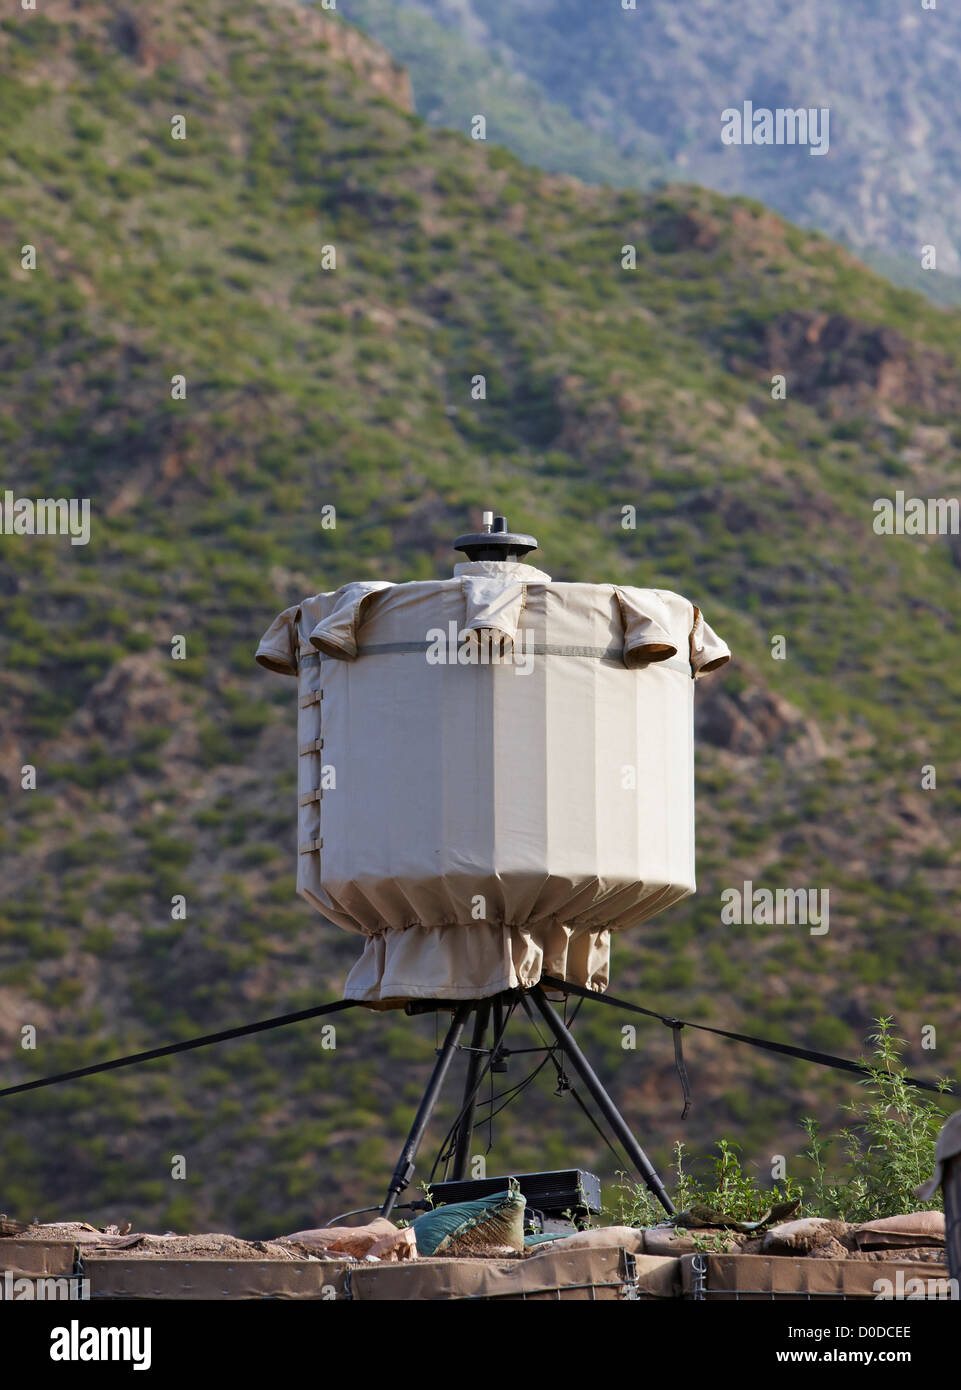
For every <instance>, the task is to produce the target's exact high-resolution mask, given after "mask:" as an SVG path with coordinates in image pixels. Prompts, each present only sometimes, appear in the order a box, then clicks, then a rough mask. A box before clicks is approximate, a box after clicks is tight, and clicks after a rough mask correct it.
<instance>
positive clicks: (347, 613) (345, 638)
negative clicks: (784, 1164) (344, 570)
mask: <svg viewBox="0 0 961 1390" xmlns="http://www.w3.org/2000/svg"><path fill="white" fill-rule="evenodd" d="M392 587H393V586H392V585H391V584H389V583H387V582H386V581H385V580H382V579H372V580H365V581H363V582H360V583H356V584H345V585H344V586H343V588H341V589H338V590H337V592H336V593H335V594H334V596H333V608H332V609H331V611H330V612H329V613H328V615H327V617H326V618H322V619H321V620H320V622H319V623H318V624H317V626H316V627H315V628H314V629H313V631H312V632H311V634H310V641H311V644H312V645H313V646H315V647H316V648H317V650H318V651H319V652H323V654H324V655H325V656H334V657H337V658H338V659H339V660H341V661H354V660H356V657H357V628H358V627H359V626H360V624H361V622H362V612H363V609H364V607H365V605H366V603H367V601H368V599H370V598H372V597H373V595H374V594H376V593H379V592H380V590H381V589H390V588H392Z"/></svg>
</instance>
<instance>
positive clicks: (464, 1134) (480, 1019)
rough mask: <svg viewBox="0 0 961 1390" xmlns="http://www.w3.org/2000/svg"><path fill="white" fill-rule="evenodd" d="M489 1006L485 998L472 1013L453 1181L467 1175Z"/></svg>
mask: <svg viewBox="0 0 961 1390" xmlns="http://www.w3.org/2000/svg"><path fill="white" fill-rule="evenodd" d="M490 1012H491V1006H490V1003H489V1002H488V1001H487V1000H484V1002H483V1003H481V1004H478V1006H477V1013H476V1014H475V1015H474V1033H473V1036H472V1038H471V1040H470V1045H471V1050H470V1054H469V1058H468V1062H467V1078H466V1080H465V1081H464V1103H463V1106H462V1108H461V1117H460V1122H459V1124H458V1126H457V1146H456V1148H455V1149H454V1173H453V1181H454V1182H463V1180H464V1178H466V1176H467V1163H468V1160H469V1158H470V1141H471V1139H472V1137H473V1134H474V1111H475V1109H476V1108H477V1078H478V1076H479V1075H480V1069H481V1065H482V1063H483V1058H482V1056H481V1049H482V1048H483V1046H484V1039H485V1037H486V1036H487V1022H488V1019H489V1018H490Z"/></svg>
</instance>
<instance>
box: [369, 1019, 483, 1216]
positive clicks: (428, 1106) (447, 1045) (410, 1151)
mask: <svg viewBox="0 0 961 1390" xmlns="http://www.w3.org/2000/svg"><path fill="white" fill-rule="evenodd" d="M474 1007H475V1005H474V1003H473V1002H471V1001H468V1002H467V1003H464V1004H458V1005H457V1008H456V1009H455V1010H454V1017H453V1019H452V1020H451V1025H450V1028H448V1030H447V1037H446V1038H445V1039H444V1046H443V1047H442V1048H441V1051H440V1054H439V1056H438V1058H437V1061H436V1062H435V1064H434V1070H433V1072H432V1073H431V1078H430V1081H429V1082H428V1085H427V1090H426V1091H425V1092H424V1096H423V1099H422V1100H421V1103H420V1105H419V1106H418V1107H417V1114H416V1115H415V1116H414V1123H413V1124H412V1125H411V1128H410V1133H409V1134H408V1136H407V1142H406V1144H405V1145H404V1147H403V1150H402V1151H401V1155H400V1158H399V1160H398V1162H397V1167H396V1168H395V1169H394V1176H393V1177H392V1178H391V1180H390V1187H389V1188H388V1189H387V1200H386V1202H385V1203H384V1205H383V1206H382V1207H381V1209H380V1214H381V1216H390V1214H391V1212H392V1211H393V1208H394V1203H395V1202H396V1201H397V1198H398V1197H399V1196H400V1194H401V1193H402V1192H403V1190H404V1188H405V1187H406V1186H407V1185H408V1183H409V1182H410V1180H411V1178H412V1177H413V1176H414V1159H415V1158H416V1157H417V1150H418V1149H419V1148H420V1146H421V1143H422V1142H423V1138H424V1133H425V1131H426V1129H427V1126H428V1124H429V1123H430V1117H431V1115H432V1114H433V1112H434V1106H435V1105H436V1104H437V1098H438V1096H439V1095H440V1091H441V1087H442V1086H443V1084H444V1078H445V1077H446V1075H447V1072H448V1069H449V1067H450V1064H451V1062H452V1061H453V1058H454V1053H455V1052H456V1051H457V1046H458V1043H459V1042H460V1039H461V1034H462V1033H463V1031H464V1025H465V1024H466V1022H467V1019H468V1017H469V1015H470V1012H471V1010H472V1009H473V1008H474Z"/></svg>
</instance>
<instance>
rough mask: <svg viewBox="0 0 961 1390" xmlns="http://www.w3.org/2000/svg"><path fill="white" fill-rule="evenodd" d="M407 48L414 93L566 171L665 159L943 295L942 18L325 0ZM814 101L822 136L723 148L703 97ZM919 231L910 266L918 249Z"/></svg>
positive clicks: (949, 257) (949, 146) (809, 9)
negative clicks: (933, 259)
mask: <svg viewBox="0 0 961 1390" xmlns="http://www.w3.org/2000/svg"><path fill="white" fill-rule="evenodd" d="M341 8H342V10H343V13H344V14H345V16H346V17H347V18H349V19H351V20H352V21H353V22H354V23H357V24H360V25H361V26H362V27H363V28H365V29H366V30H367V31H368V32H369V33H371V34H372V35H374V36H375V37H376V38H378V39H379V40H380V41H381V42H383V43H384V44H386V46H387V47H388V48H389V49H390V50H391V52H392V53H394V54H395V56H397V57H399V58H400V59H401V60H402V61H403V62H404V63H405V64H407V65H408V66H409V67H410V69H411V71H412V73H413V77H414V88H415V93H416V97H417V103H418V110H419V111H420V112H421V113H422V114H423V115H424V116H426V117H427V118H428V119H429V120H431V121H432V122H436V123H438V124H444V125H451V126H454V127H455V128H457V129H460V130H463V129H466V126H467V122H468V121H469V120H470V117H471V115H472V114H473V113H474V112H475V111H480V112H486V113H487V115H488V119H489V121H490V125H491V132H492V133H491V137H490V138H492V139H497V140H501V141H503V142H504V143H505V144H507V145H509V146H510V148H511V149H513V150H515V151H516V152H518V153H519V154H521V155H522V157H524V158H526V159H528V160H530V161H532V162H535V163H538V164H541V165H543V166H544V167H545V168H548V169H554V170H566V171H568V172H570V173H574V174H577V175H579V176H580V177H584V178H589V179H594V180H598V181H602V180H603V181H610V182H613V183H615V184H625V185H628V186H633V187H647V186H649V185H650V183H651V181H652V180H653V179H657V178H662V177H664V176H665V174H667V175H668V176H669V177H673V178H675V179H684V180H690V181H692V182H694V183H701V184H704V185H706V186H707V187H708V188H715V189H719V190H720V191H721V192H724V193H739V194H745V195H747V196H749V197H752V198H758V199H759V200H760V201H762V202H764V203H766V204H767V205H768V206H770V207H772V208H775V209H777V211H778V212H781V213H783V214H784V215H785V216H786V217H790V218H791V219H793V220H794V221H796V222H800V223H803V224H805V225H808V226H812V227H817V228H819V229H820V230H821V231H824V232H827V233H828V234H829V235H830V236H833V237H835V238H837V239H838V240H841V241H843V242H845V243H847V244H848V245H850V246H853V247H855V248H857V250H858V252H859V253H860V254H861V255H862V256H864V257H865V258H866V259H868V260H869V261H870V262H871V263H872V264H874V265H876V266H877V268H879V269H880V270H881V271H882V273H885V274H888V275H890V276H891V277H892V278H894V279H897V280H898V281H899V283H904V284H907V285H909V286H911V287H912V288H917V289H921V290H922V291H923V292H924V293H926V294H929V295H931V296H932V297H933V298H935V299H944V300H950V301H951V302H954V303H957V302H958V301H959V299H961V281H959V280H958V276H959V275H961V244H959V241H958V233H957V228H958V226H959V224H961V217H959V214H961V206H959V194H958V187H959V181H958V165H959V158H961V155H959V149H958V143H957V138H956V131H957V127H958V111H957V106H958V94H957V84H956V82H955V70H956V66H957V64H956V61H955V55H956V54H957V52H958V48H959V45H961V17H959V15H958V13H957V12H956V11H955V10H954V9H953V8H952V7H948V6H943V5H942V6H941V7H939V8H937V9H935V8H933V7H932V8H929V9H924V8H922V6H921V4H920V0H919V3H917V4H913V5H904V4H902V3H901V0H848V3H845V4H844V5H838V4H836V3H834V0H803V3H802V0H796V3H794V4H791V5H788V6H779V7H777V8H776V9H775V8H772V6H771V5H769V4H766V3H765V0H745V2H744V3H741V4H739V5H737V7H736V9H734V10H732V9H731V7H730V5H726V4H724V3H723V0H694V3H689V4H686V5H684V6H683V8H679V7H678V6H677V5H676V4H674V3H673V0H641V3H638V4H637V5H635V6H633V8H625V7H624V6H623V5H622V4H621V3H620V0H599V2H598V3H593V4H589V5H585V4H582V3H581V0H342V4H341ZM747 100H749V101H751V102H753V105H754V107H755V108H762V107H767V108H770V109H772V110H774V109H776V108H778V107H790V108H796V107H802V106H803V107H808V108H811V107H815V108H820V107H827V108H829V110H830V127H829V137H830V149H829V153H828V154H827V156H825V157H818V158H811V157H810V154H809V151H808V150H807V149H802V148H797V149H793V150H791V149H786V148H784V147H763V146H758V145H756V144H755V145H752V146H747V145H742V146H733V145H729V146H725V145H723V144H722V143H721V124H722V122H721V113H722V111H724V110H725V109H726V108H739V109H740V108H742V106H743V103H744V102H745V101H747ZM925 245H933V246H935V247H936V249H937V269H936V270H931V269H922V266H921V248H922V246H925Z"/></svg>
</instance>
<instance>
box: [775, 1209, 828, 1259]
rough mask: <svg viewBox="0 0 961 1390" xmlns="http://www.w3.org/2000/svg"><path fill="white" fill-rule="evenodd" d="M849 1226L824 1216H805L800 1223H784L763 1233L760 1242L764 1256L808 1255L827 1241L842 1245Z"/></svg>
mask: <svg viewBox="0 0 961 1390" xmlns="http://www.w3.org/2000/svg"><path fill="white" fill-rule="evenodd" d="M849 1229H850V1228H849V1226H848V1225H847V1223H846V1222H844V1221H831V1220H830V1219H829V1218H828V1217H826V1216H806V1217H803V1218H802V1219H801V1220H800V1221H785V1222H783V1223H782V1224H781V1225H780V1226H772V1227H771V1229H770V1230H769V1231H767V1232H765V1235H764V1239H763V1240H762V1242H761V1253H762V1254H764V1255H808V1254H810V1253H811V1251H812V1250H817V1249H819V1248H820V1247H821V1246H822V1245H826V1244H827V1243H828V1241H832V1240H833V1241H836V1242H838V1243H839V1244H843V1238H844V1236H845V1234H846V1233H847V1231H848V1230H849Z"/></svg>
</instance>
